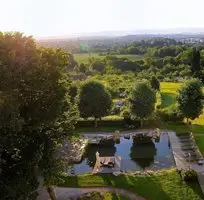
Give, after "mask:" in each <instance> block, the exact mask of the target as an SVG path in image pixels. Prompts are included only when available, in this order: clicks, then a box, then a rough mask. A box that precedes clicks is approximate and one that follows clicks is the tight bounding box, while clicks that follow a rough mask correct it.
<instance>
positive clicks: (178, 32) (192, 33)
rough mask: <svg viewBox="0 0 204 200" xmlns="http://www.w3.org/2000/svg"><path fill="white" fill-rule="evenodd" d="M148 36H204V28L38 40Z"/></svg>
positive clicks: (143, 30)
mask: <svg viewBox="0 0 204 200" xmlns="http://www.w3.org/2000/svg"><path fill="white" fill-rule="evenodd" d="M141 35H143V36H144V35H146V36H149V37H164V36H168V37H172V36H176V37H183V36H195V35H202V36H203V35H204V28H171V29H140V30H129V31H101V32H90V33H73V34H70V35H67V36H63V37H62V36H61V37H58V36H53V37H43V38H39V39H38V40H50V39H74V38H77V39H78V38H80V39H95V40H96V39H108V38H113V37H123V36H125V37H133V36H135V37H138V36H141Z"/></svg>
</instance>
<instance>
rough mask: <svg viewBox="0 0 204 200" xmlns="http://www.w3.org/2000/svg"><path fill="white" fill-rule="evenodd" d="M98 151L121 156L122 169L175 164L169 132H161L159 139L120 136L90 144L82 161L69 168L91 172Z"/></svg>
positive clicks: (138, 169) (77, 171)
mask: <svg viewBox="0 0 204 200" xmlns="http://www.w3.org/2000/svg"><path fill="white" fill-rule="evenodd" d="M96 151H98V152H99V154H100V156H102V157H103V156H115V155H117V156H121V157H122V162H121V171H125V172H134V171H145V170H159V169H164V168H170V167H173V166H175V163H174V158H173V155H172V151H171V147H170V143H169V139H168V134H167V133H161V134H160V138H159V139H158V140H154V139H152V138H150V137H142V138H140V137H134V138H130V139H125V138H123V137H121V138H120V140H119V141H116V142H111V141H108V142H107V143H105V144H99V145H96V144H89V145H88V146H87V148H86V152H85V154H84V156H83V159H82V161H81V162H80V163H77V164H73V165H72V167H71V169H69V170H68V173H70V171H71V172H72V173H75V174H83V173H89V172H91V171H92V170H93V167H94V165H95V162H96Z"/></svg>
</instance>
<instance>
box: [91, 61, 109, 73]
mask: <svg viewBox="0 0 204 200" xmlns="http://www.w3.org/2000/svg"><path fill="white" fill-rule="evenodd" d="M90 70H91V71H96V72H100V73H104V71H105V64H104V62H103V61H101V60H94V61H93V62H92V64H91V66H90Z"/></svg>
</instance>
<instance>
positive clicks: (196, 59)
mask: <svg viewBox="0 0 204 200" xmlns="http://www.w3.org/2000/svg"><path fill="white" fill-rule="evenodd" d="M200 70H201V67H200V51H199V50H197V49H195V48H194V49H193V51H192V61H191V71H192V73H193V75H194V76H195V75H196V74H197V75H198V73H199V72H200Z"/></svg>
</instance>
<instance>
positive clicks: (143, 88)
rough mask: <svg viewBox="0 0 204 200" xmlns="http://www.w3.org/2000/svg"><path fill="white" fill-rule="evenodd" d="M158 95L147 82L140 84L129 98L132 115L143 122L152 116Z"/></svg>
mask: <svg viewBox="0 0 204 200" xmlns="http://www.w3.org/2000/svg"><path fill="white" fill-rule="evenodd" d="M155 102H156V93H155V90H154V89H152V88H151V86H150V84H149V83H148V82H146V81H143V82H138V83H136V84H135V85H134V87H133V88H132V91H131V93H130V98H129V108H130V112H131V115H132V116H133V117H137V118H139V119H140V120H141V126H143V120H144V119H145V118H147V117H148V116H149V115H151V114H152V113H153V111H154V108H155Z"/></svg>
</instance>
